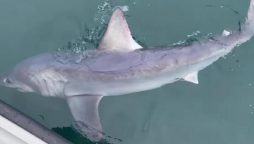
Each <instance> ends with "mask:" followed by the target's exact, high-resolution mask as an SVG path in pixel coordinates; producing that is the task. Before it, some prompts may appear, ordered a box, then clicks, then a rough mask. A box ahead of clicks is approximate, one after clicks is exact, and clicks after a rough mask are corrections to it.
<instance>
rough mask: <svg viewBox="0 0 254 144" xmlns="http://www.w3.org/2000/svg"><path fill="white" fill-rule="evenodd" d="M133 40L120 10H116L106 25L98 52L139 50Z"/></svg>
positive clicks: (138, 46)
mask: <svg viewBox="0 0 254 144" xmlns="http://www.w3.org/2000/svg"><path fill="white" fill-rule="evenodd" d="M140 48H142V46H140V45H139V44H138V43H137V42H136V41H135V40H134V39H133V38H132V35H131V32H130V29H129V26H128V24H127V22H126V19H125V17H124V15H123V12H122V10H121V9H120V8H116V9H115V11H114V12H113V14H112V16H111V18H110V21H109V23H108V27H107V30H106V32H105V34H104V36H103V38H102V40H101V42H100V44H99V49H100V50H120V51H132V50H136V49H140Z"/></svg>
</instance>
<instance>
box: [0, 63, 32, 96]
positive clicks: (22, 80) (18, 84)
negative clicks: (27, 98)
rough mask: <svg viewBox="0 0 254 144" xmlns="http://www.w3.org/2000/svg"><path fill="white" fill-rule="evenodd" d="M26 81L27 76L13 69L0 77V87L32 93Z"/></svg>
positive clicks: (19, 70)
mask: <svg viewBox="0 0 254 144" xmlns="http://www.w3.org/2000/svg"><path fill="white" fill-rule="evenodd" d="M26 79H27V74H26V73H24V72H23V71H22V70H21V69H17V68H15V69H13V70H12V71H11V72H10V73H7V74H4V75H1V76H0V86H5V87H9V88H15V89H17V90H18V91H21V92H34V90H33V88H32V87H31V86H29V83H28V81H27V80H26Z"/></svg>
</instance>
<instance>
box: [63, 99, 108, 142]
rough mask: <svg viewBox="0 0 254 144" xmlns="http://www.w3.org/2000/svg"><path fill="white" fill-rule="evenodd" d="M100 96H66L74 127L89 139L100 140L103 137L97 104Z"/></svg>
mask: <svg viewBox="0 0 254 144" xmlns="http://www.w3.org/2000/svg"><path fill="white" fill-rule="evenodd" d="M101 98H102V96H95V95H80V96H70V97H68V98H67V103H68V105H69V108H70V111H71V113H72V116H73V118H74V120H75V127H76V129H77V130H78V131H80V132H81V133H82V134H84V135H85V136H87V137H88V138H89V139H90V140H93V141H100V140H102V139H103V133H102V126H101V122H100V117H99V112H98V106H99V103H100V100H101Z"/></svg>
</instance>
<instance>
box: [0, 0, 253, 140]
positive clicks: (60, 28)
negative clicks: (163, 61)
mask: <svg viewBox="0 0 254 144" xmlns="http://www.w3.org/2000/svg"><path fill="white" fill-rule="evenodd" d="M248 3H249V1H248V0H191V1H190V0H168V1H166V0H156V1H155V0H139V1H137V0H136V1H134V0H123V1H113V4H114V5H116V4H121V5H127V6H129V11H128V12H127V13H126V14H127V20H128V23H129V25H130V28H131V30H132V33H133V35H134V37H135V38H136V39H137V40H140V41H141V42H142V43H143V44H144V45H147V46H149V47H154V46H158V45H166V44H172V43H174V42H177V41H180V40H184V39H186V37H187V35H189V34H192V33H193V32H196V31H201V33H202V34H205V35H206V34H208V33H221V32H222V30H223V29H225V28H228V29H237V28H238V21H239V20H244V17H245V15H246V11H247V8H248ZM102 4H104V2H103V1H98V0H72V1H70V0H54V1H52V0H40V1H39V0H0V66H1V67H0V73H2V72H5V71H6V70H8V69H10V68H11V67H12V66H14V65H15V64H16V63H18V62H19V61H21V60H23V59H24V58H26V57H29V56H33V55H36V54H39V53H43V52H49V51H55V50H56V49H58V48H61V47H63V46H64V45H66V44H67V42H68V41H70V40H73V39H76V38H78V37H79V36H80V35H81V34H82V32H83V31H84V27H85V26H88V27H89V28H94V27H95V24H98V23H96V22H95V21H94V18H95V17H96V15H97V16H98V11H99V10H98V9H97V7H98V6H101V5H102ZM207 5H215V7H209V6H207ZM220 5H226V6H229V7H230V8H233V9H235V10H237V11H238V12H239V13H240V14H239V15H237V14H235V13H234V12H232V11H231V10H229V9H228V8H219V6H220ZM253 62H254V39H252V40H251V41H249V42H247V43H246V44H244V45H241V46H240V47H238V48H237V49H236V50H234V51H233V53H231V54H229V55H228V56H227V57H226V59H220V60H219V61H218V62H216V63H215V64H213V65H211V66H209V67H208V68H206V69H205V70H203V71H201V72H200V73H199V81H200V84H199V85H194V84H191V83H188V82H177V83H174V84H170V85H167V86H164V87H162V88H158V89H155V90H151V91H146V92H139V93H135V94H130V95H125V96H121V97H106V98H104V99H103V100H102V102H101V105H100V116H101V121H102V125H103V128H104V130H105V133H106V134H107V135H109V136H112V137H116V138H120V139H122V140H123V141H122V142H119V143H121V144H251V143H254V77H253V73H254V68H253ZM0 93H1V95H0V99H2V100H4V101H5V102H7V103H9V104H11V105H12V106H14V107H15V108H17V109H18V110H20V111H22V112H24V113H25V114H27V115H28V116H30V117H32V118H33V119H35V120H36V121H38V122H40V123H42V124H43V125H45V126H46V127H48V128H57V127H58V129H54V130H55V131H57V132H58V133H59V134H61V135H63V136H65V137H66V138H68V139H70V140H72V141H73V142H75V143H89V142H87V140H86V139H84V138H80V136H79V135H78V134H76V133H75V132H72V130H69V129H68V128H66V129H61V127H70V125H71V122H72V118H71V114H70V112H69V110H68V107H67V105H66V102H65V101H64V100H61V99H56V98H46V97H41V96H40V95H37V94H28V93H20V92H17V91H15V90H13V89H8V88H3V87H1V88H0Z"/></svg>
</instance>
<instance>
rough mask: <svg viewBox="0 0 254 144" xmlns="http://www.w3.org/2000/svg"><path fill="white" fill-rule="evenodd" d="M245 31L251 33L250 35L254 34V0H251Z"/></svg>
mask: <svg viewBox="0 0 254 144" xmlns="http://www.w3.org/2000/svg"><path fill="white" fill-rule="evenodd" d="M244 31H245V32H247V33H248V34H250V36H252V35H254V0H250V6H249V10H248V14H247V18H246V21H245V24H244Z"/></svg>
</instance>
